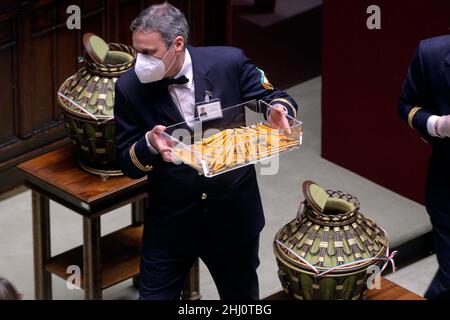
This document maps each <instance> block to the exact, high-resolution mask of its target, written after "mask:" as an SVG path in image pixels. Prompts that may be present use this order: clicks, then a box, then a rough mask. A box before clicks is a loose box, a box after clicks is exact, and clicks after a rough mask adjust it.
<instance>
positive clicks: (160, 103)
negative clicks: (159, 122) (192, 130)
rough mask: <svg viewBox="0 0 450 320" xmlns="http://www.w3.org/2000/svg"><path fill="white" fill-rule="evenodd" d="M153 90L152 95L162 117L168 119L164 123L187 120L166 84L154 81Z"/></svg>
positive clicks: (170, 123)
mask: <svg viewBox="0 0 450 320" xmlns="http://www.w3.org/2000/svg"><path fill="white" fill-rule="evenodd" d="M149 89H150V88H149ZM151 90H152V91H153V94H152V95H151V97H152V100H153V101H152V102H153V104H154V106H155V108H156V109H157V110H158V113H159V114H160V117H161V119H165V120H166V121H165V123H164V125H166V126H167V125H173V124H176V123H180V122H183V121H185V120H184V118H183V116H182V115H181V113H180V110H179V109H178V107H177V106H176V104H175V102H174V101H173V99H172V96H171V95H170V93H169V89H168V87H167V86H166V85H164V84H162V83H161V82H159V83H153V84H151Z"/></svg>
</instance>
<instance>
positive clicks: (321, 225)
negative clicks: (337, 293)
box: [274, 181, 388, 274]
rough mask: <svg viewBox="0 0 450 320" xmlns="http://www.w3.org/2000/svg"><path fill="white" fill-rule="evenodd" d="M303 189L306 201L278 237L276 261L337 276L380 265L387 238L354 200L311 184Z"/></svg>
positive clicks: (346, 195)
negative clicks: (362, 212) (328, 272)
mask: <svg viewBox="0 0 450 320" xmlns="http://www.w3.org/2000/svg"><path fill="white" fill-rule="evenodd" d="M302 189H303V195H304V197H305V201H303V202H302V204H301V206H300V208H299V211H298V214H297V218H296V219H293V220H292V221H290V222H289V223H287V224H286V225H284V226H283V227H282V228H281V230H280V231H279V232H278V233H277V235H276V237H275V242H274V249H275V254H276V255H277V258H279V259H281V260H282V261H284V262H285V263H287V264H289V265H293V266H295V267H296V268H301V269H303V270H306V271H315V272H324V271H327V270H329V271H330V273H334V274H336V273H343V272H344V273H345V272H349V271H355V270H359V269H361V268H366V267H367V266H369V265H371V264H376V263H378V264H379V263H380V261H381V259H379V258H382V257H384V256H385V254H386V251H387V248H388V239H387V235H386V233H385V232H384V230H383V229H382V228H380V227H379V226H378V225H377V224H376V223H375V222H374V221H372V220H371V219H369V218H366V217H365V216H364V215H362V214H361V213H360V212H359V202H358V200H357V199H356V198H355V197H353V196H352V195H349V194H346V193H344V192H341V191H333V190H324V189H323V188H322V187H320V186H319V185H318V184H316V183H314V182H312V181H305V182H304V183H303V188H302ZM383 262H384V261H383ZM330 269H332V270H330Z"/></svg>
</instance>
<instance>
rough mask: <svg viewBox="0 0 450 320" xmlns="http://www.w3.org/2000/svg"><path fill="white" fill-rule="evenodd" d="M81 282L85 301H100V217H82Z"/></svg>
mask: <svg viewBox="0 0 450 320" xmlns="http://www.w3.org/2000/svg"><path fill="white" fill-rule="evenodd" d="M83 238H84V240H83V241H84V243H83V278H84V279H83V280H84V295H85V298H86V300H101V299H102V265H101V237H100V217H96V218H92V219H89V218H87V217H83Z"/></svg>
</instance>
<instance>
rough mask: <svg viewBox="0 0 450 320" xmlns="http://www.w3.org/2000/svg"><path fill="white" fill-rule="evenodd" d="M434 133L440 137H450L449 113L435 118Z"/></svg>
mask: <svg viewBox="0 0 450 320" xmlns="http://www.w3.org/2000/svg"><path fill="white" fill-rule="evenodd" d="M436 134H437V135H438V136H441V137H450V115H447V116H442V117H440V118H439V119H437V121H436Z"/></svg>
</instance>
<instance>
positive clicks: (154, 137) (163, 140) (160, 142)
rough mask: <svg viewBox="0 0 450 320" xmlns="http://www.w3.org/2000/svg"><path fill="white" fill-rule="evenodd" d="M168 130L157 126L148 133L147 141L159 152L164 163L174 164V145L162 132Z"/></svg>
mask: <svg viewBox="0 0 450 320" xmlns="http://www.w3.org/2000/svg"><path fill="white" fill-rule="evenodd" d="M164 130H166V127H165V126H161V125H157V126H155V127H154V128H153V129H152V130H150V131H149V132H147V139H148V141H149V142H150V143H151V144H152V146H153V147H154V148H155V149H156V150H158V152H159V153H160V154H161V156H162V158H163V159H164V161H167V162H173V156H172V146H173V144H172V143H171V141H170V140H169V138H167V137H164V135H162V132H164Z"/></svg>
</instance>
